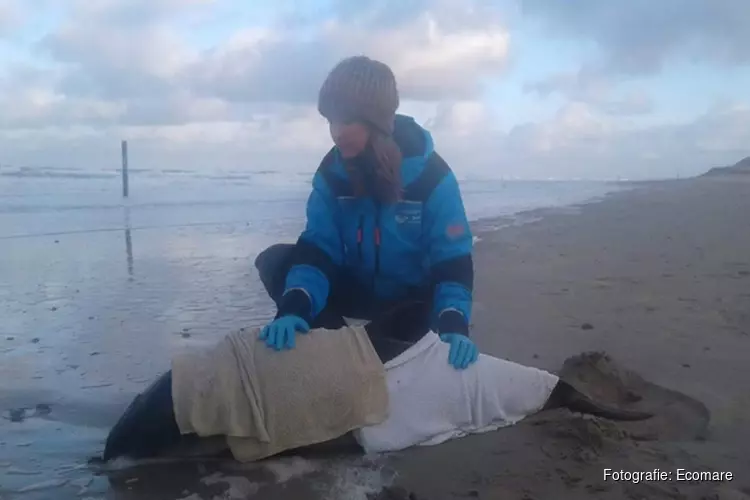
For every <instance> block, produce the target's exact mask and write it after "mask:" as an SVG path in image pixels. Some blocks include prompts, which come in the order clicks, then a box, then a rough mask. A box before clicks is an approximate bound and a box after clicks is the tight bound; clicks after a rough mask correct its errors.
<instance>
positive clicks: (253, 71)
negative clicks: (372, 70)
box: [0, 0, 750, 178]
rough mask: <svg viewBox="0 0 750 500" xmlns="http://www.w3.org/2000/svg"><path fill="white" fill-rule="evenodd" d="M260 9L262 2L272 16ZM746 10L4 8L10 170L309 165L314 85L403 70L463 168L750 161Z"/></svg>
mask: <svg viewBox="0 0 750 500" xmlns="http://www.w3.org/2000/svg"><path fill="white" fill-rule="evenodd" d="M259 5H260V7H259ZM748 26H750V1H748V0H608V1H601V0H576V1H575V2H565V1H560V0H514V1H511V0H494V1H493V0H434V1H427V0H380V1H377V0H356V1H353V0H299V1H292V0H274V1H271V0H256V1H249V0H0V164H3V165H8V164H12V165H50V166H60V167H66V166H69V167H81V168H114V167H116V166H117V165H118V162H119V156H118V155H119V141H120V139H123V138H124V139H128V140H129V141H130V144H131V146H130V149H131V158H132V160H131V161H132V165H133V166H134V167H140V168H187V169H206V170H213V169H246V170H269V169H289V170H293V171H312V170H313V169H315V168H316V167H317V163H318V161H319V159H320V156H321V155H322V154H323V153H324V152H325V151H326V150H327V149H328V148H329V147H330V138H329V136H328V130H327V125H326V122H325V120H324V119H323V118H322V117H320V116H319V115H318V114H317V111H316V108H315V99H316V97H317V91H318V88H319V86H320V84H321V82H322V80H323V78H324V77H325V75H326V73H327V72H328V71H329V70H330V69H331V67H332V66H333V65H334V64H335V63H336V62H337V61H338V60H339V59H340V58H342V57H346V56H349V55H354V54H358V53H364V54H366V55H369V56H371V57H374V58H378V59H380V60H382V61H384V62H386V63H388V64H389V65H390V66H391V67H392V68H393V70H394V72H395V73H396V76H397V78H398V81H399V87H400V92H401V97H402V105H401V109H400V111H401V112H402V113H406V114H412V115H414V116H415V117H416V118H417V119H418V120H419V121H420V122H421V123H423V124H425V125H427V126H428V127H429V128H430V129H431V130H432V131H433V134H434V135H435V139H436V144H437V148H438V151H440V152H441V153H442V154H443V155H444V156H445V157H446V158H447V159H448V160H449V162H450V163H451V165H452V167H453V168H454V170H456V171H457V173H459V175H461V176H467V175H487V174H491V175H496V176H516V177H526V178H535V177H565V178H570V177H586V178H602V177H605V178H615V177H625V178H639V177H665V176H666V177H669V176H675V175H678V174H679V175H683V176H684V175H691V174H694V173H696V172H701V171H703V170H705V169H707V168H709V167H711V166H715V165H724V164H730V163H734V162H735V161H737V160H739V159H740V158H742V157H743V156H747V155H749V154H750V90H748V89H750V64H749V63H750V30H749V29H748Z"/></svg>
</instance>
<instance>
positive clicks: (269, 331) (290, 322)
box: [258, 315, 310, 351]
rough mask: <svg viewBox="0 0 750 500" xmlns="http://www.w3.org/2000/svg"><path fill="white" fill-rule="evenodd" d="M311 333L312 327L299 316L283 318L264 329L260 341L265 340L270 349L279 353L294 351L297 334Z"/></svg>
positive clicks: (277, 319)
mask: <svg viewBox="0 0 750 500" xmlns="http://www.w3.org/2000/svg"><path fill="white" fill-rule="evenodd" d="M309 331H310V325H308V324H307V321H305V320H304V319H302V318H300V317H299V316H293V315H289V316H282V317H280V318H276V319H275V320H273V321H271V322H270V323H269V324H267V325H266V326H265V327H263V330H261V332H260V336H259V337H258V340H265V342H266V345H267V346H268V347H270V348H272V349H275V350H277V351H280V350H282V349H294V345H295V344H294V336H295V335H296V333H297V332H300V333H307V332H309Z"/></svg>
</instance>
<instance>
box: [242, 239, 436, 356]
mask: <svg viewBox="0 0 750 500" xmlns="http://www.w3.org/2000/svg"><path fill="white" fill-rule="evenodd" d="M294 249H295V245H293V244H277V245H272V246H270V247H268V248H267V249H265V250H264V251H262V252H261V253H260V254H259V255H258V257H257V258H256V259H255V267H256V268H257V269H258V273H259V274H260V279H261V281H262V282H263V286H264V287H265V288H266V292H267V293H268V295H269V296H270V297H271V299H273V301H274V302H275V303H276V306H277V308H278V304H279V301H280V299H281V297H282V295H283V293H284V288H285V285H286V276H287V274H288V273H289V269H290V268H291V263H292V251H294ZM431 299H432V294H431V293H430V290H427V289H415V290H412V291H411V293H409V296H408V297H407V298H406V299H403V300H395V301H378V300H375V299H374V298H373V297H372V294H371V293H369V290H367V289H366V288H365V287H364V286H363V285H362V284H360V283H358V282H357V281H355V280H354V279H353V278H352V277H351V276H346V275H345V274H344V273H342V274H341V275H340V276H336V277H335V278H334V279H333V280H332V282H331V288H330V292H329V295H328V301H327V303H326V306H325V307H324V308H323V310H322V311H321V312H320V313H319V314H318V315H317V316H316V318H315V320H314V321H313V323H312V324H311V325H310V327H311V328H330V329H337V328H341V327H343V326H345V325H346V321H345V320H344V317H349V318H357V319H364V320H373V319H375V318H378V319H379V322H382V323H384V324H385V323H388V324H389V326H388V327H387V328H383V329H382V331H380V332H378V333H382V334H383V335H385V336H388V337H390V338H394V339H398V340H403V341H406V342H416V341H417V340H419V339H420V338H422V337H423V336H424V334H425V333H427V332H428V331H429V329H430V307H431V303H432V300H431ZM277 315H278V313H277ZM388 317H392V318H394V320H393V321H389V320H388V319H386V318H388ZM379 330H380V328H379Z"/></svg>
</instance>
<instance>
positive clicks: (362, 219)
mask: <svg viewBox="0 0 750 500" xmlns="http://www.w3.org/2000/svg"><path fill="white" fill-rule="evenodd" d="M364 225H365V216H364V215H360V216H359V226H358V227H357V255H358V256H359V262H360V264H361V263H362V231H363V229H364Z"/></svg>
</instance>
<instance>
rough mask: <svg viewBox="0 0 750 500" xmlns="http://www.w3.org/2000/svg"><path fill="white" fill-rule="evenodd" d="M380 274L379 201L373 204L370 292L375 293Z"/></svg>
mask: <svg viewBox="0 0 750 500" xmlns="http://www.w3.org/2000/svg"><path fill="white" fill-rule="evenodd" d="M378 274H380V203H376V204H375V272H374V273H373V275H372V292H373V295H375V280H376V279H377V277H378Z"/></svg>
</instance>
